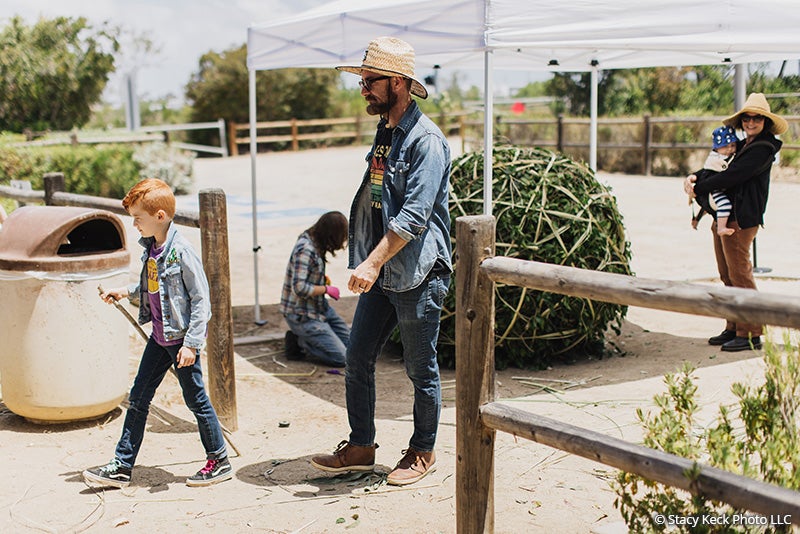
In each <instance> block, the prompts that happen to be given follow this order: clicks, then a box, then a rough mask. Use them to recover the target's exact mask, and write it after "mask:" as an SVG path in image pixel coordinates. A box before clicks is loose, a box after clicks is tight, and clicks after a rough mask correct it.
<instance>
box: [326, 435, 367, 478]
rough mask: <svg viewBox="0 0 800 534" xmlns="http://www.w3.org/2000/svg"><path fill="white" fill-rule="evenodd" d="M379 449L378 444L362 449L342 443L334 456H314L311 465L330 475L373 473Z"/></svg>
mask: <svg viewBox="0 0 800 534" xmlns="http://www.w3.org/2000/svg"><path fill="white" fill-rule="evenodd" d="M377 448H378V444H377V443H376V444H374V445H371V446H369V447H362V446H360V445H350V443H349V442H347V441H342V442H341V443H339V445H338V446H337V447H336V450H335V451H333V454H326V455H324V456H314V457H313V458H312V459H311V465H313V466H314V467H316V468H317V469H322V470H323V471H327V472H328V473H346V472H347V471H372V470H373V469H374V468H375V449H377Z"/></svg>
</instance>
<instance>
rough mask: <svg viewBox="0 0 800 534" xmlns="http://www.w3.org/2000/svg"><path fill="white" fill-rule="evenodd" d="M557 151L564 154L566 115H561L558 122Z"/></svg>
mask: <svg viewBox="0 0 800 534" xmlns="http://www.w3.org/2000/svg"><path fill="white" fill-rule="evenodd" d="M556 150H557V151H558V152H564V114H563V113H559V114H558V119H557V120H556Z"/></svg>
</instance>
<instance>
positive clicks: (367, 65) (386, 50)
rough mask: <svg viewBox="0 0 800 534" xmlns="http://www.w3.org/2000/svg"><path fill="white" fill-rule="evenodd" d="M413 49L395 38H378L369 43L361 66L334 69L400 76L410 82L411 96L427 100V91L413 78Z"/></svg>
mask: <svg viewBox="0 0 800 534" xmlns="http://www.w3.org/2000/svg"><path fill="white" fill-rule="evenodd" d="M414 58H415V55H414V49H413V48H412V47H411V45H410V44H408V43H407V42H405V41H402V40H400V39H397V38H396V37H378V38H377V39H373V40H372V41H370V43H369V46H368V47H367V51H366V52H365V53H364V59H363V60H362V61H361V65H360V66H358V67H355V66H343V67H336V70H342V71H344V72H351V73H353V74H359V75H360V74H361V71H364V70H368V71H370V72H375V73H377V74H383V75H385V76H402V77H403V78H408V79H409V80H411V94H412V95H417V96H418V97H420V98H428V90H427V89H425V86H424V85H422V84H421V83H420V82H419V81H418V80H417V79H416V78H414Z"/></svg>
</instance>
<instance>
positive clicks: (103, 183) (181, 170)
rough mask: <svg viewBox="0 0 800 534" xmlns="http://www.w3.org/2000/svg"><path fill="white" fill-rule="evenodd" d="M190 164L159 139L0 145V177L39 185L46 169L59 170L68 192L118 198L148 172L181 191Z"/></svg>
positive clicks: (185, 182) (1, 179)
mask: <svg viewBox="0 0 800 534" xmlns="http://www.w3.org/2000/svg"><path fill="white" fill-rule="evenodd" d="M191 164H192V158H191V157H189V156H186V155H185V153H182V152H180V151H177V150H175V149H172V148H170V147H167V146H166V145H164V144H163V143H150V144H145V145H141V146H136V145H132V144H124V145H123V144H118V145H114V144H108V145H95V146H86V145H84V146H76V147H73V146H66V145H65V146H51V147H25V148H19V147H13V148H12V147H2V146H0V183H8V181H9V180H28V181H30V182H31V185H32V187H33V188H34V189H43V188H44V185H43V178H42V177H43V176H44V174H45V173H48V172H61V173H64V179H65V182H66V190H67V191H68V192H70V193H76V194H83V195H93V196H101V197H108V198H122V197H123V196H125V193H126V192H127V191H128V189H130V188H131V187H132V186H133V185H134V184H135V183H136V182H138V181H139V180H141V179H143V178H149V177H153V178H161V179H162V180H164V181H166V182H167V183H169V184H170V185H171V186H172V187H173V189H175V190H176V192H178V193H182V192H185V191H186V189H187V187H188V185H189V183H190V177H191V173H192V165H191Z"/></svg>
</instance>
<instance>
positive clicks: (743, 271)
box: [711, 221, 763, 337]
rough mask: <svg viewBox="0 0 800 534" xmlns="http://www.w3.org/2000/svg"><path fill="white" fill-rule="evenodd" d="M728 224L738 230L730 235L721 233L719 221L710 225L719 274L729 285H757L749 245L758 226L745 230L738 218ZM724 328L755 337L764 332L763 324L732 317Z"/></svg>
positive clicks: (740, 334) (750, 287)
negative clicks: (718, 229) (744, 321)
mask: <svg viewBox="0 0 800 534" xmlns="http://www.w3.org/2000/svg"><path fill="white" fill-rule="evenodd" d="M728 226H729V227H730V228H733V229H734V230H736V231H735V232H734V233H733V234H731V235H729V236H722V237H721V236H719V235H718V234H717V222H716V221H714V223H713V224H712V225H711V233H712V234H713V235H714V255H715V256H716V257H717V269H718V270H719V277H720V279H721V280H722V283H724V284H725V285H726V286H732V287H742V288H745V289H756V280H755V278H753V265H752V264H751V263H750V248H751V247H752V246H753V240H754V239H755V238H756V233H758V226H753V227H752V228H745V229H744V230H742V229H741V228H739V224H738V223H737V222H736V221H729V222H728ZM725 329H726V330H735V331H736V335H737V336H740V337H750V336H752V337H756V336H760V335H761V334H762V333H763V327H762V325H758V324H750V323H734V322H733V321H730V320H728V322H727V324H726V325H725Z"/></svg>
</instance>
